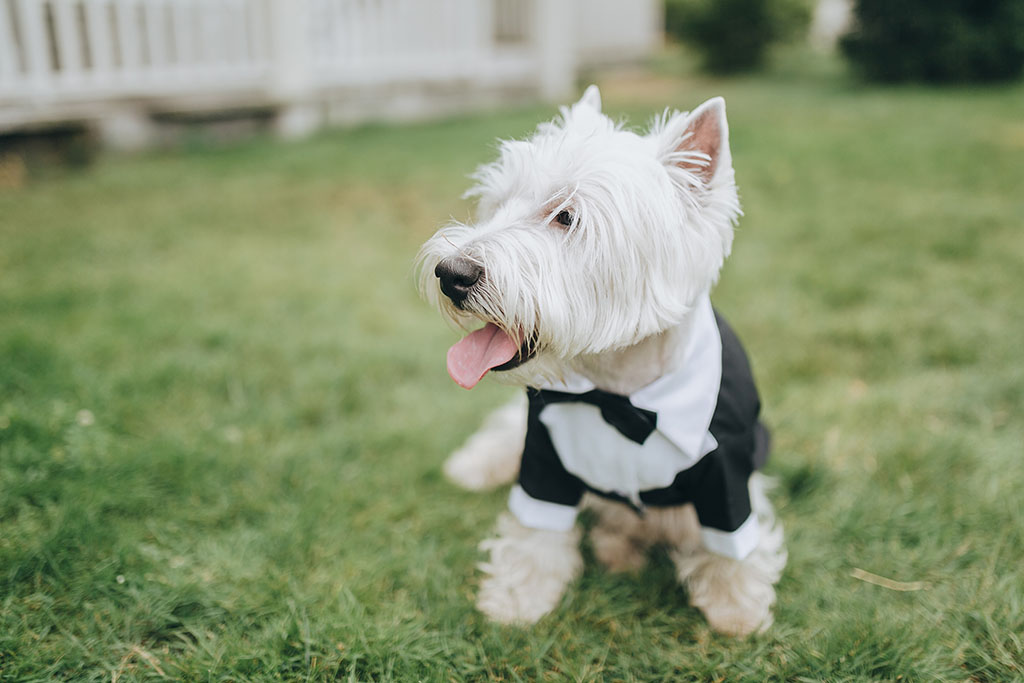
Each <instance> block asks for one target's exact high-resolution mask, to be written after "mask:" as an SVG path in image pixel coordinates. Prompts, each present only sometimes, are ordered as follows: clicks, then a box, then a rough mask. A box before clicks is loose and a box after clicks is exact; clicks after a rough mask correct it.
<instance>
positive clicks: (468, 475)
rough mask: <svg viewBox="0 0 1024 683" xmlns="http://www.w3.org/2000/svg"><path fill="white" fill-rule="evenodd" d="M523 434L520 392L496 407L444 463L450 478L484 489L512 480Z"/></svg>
mask: <svg viewBox="0 0 1024 683" xmlns="http://www.w3.org/2000/svg"><path fill="white" fill-rule="evenodd" d="M525 437H526V401H525V400H524V397H523V396H517V397H516V398H515V399H514V400H512V401H510V402H509V403H507V404H506V405H504V406H502V407H501V408H498V409H497V410H495V411H494V412H493V413H491V414H490V416H488V418H487V420H486V421H485V422H484V424H483V426H482V427H480V429H479V430H478V431H477V432H476V433H475V434H473V435H472V436H471V437H469V439H467V440H466V443H465V444H464V445H463V446H462V448H460V449H459V450H457V451H455V452H454V453H452V454H451V456H450V457H449V458H448V460H447V461H445V463H444V474H445V476H446V477H447V478H448V480H449V481H450V482H452V483H453V484H455V485H456V486H461V487H462V488H464V489H469V490H470V491H486V490H488V489H493V488H496V487H498V486H502V485H503V484H510V483H512V482H513V481H515V478H516V475H517V474H519V458H520V455H522V452H523V440H524V439H525Z"/></svg>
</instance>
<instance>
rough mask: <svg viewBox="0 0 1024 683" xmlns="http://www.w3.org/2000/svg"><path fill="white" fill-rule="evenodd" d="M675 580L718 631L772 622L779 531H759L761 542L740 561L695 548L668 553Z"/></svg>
mask: <svg viewBox="0 0 1024 683" xmlns="http://www.w3.org/2000/svg"><path fill="white" fill-rule="evenodd" d="M672 559H673V561H674V562H675V565H676V569H677V570H678V573H679V580H680V581H681V582H683V583H684V584H685V585H686V587H687V588H688V589H689V592H690V604H692V605H693V606H694V607H696V608H698V609H700V611H701V612H703V613H704V617H705V618H706V619H707V620H708V624H709V625H710V626H711V628H712V629H714V630H715V631H718V632H719V633H724V634H726V635H731V636H747V635H750V634H751V633H754V632H761V631H764V630H766V629H767V628H768V627H769V626H771V625H772V622H773V617H772V606H773V605H774V604H775V583H777V582H778V580H779V576H780V575H781V574H782V569H783V567H784V566H785V564H786V551H785V548H784V547H783V545H782V529H781V528H779V527H776V528H774V529H764V530H763V533H762V538H761V542H760V544H759V545H758V547H757V549H755V550H754V552H752V553H751V554H750V555H749V556H748V557H747V558H746V559H744V560H733V559H731V558H728V557H722V556H720V555H715V554H712V553H709V552H707V551H705V550H700V551H698V552H696V553H693V554H687V553H683V552H680V551H676V552H674V553H673V554H672Z"/></svg>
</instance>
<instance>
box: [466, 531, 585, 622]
mask: <svg viewBox="0 0 1024 683" xmlns="http://www.w3.org/2000/svg"><path fill="white" fill-rule="evenodd" d="M498 533H499V536H498V537H497V538H493V539H489V540H486V541H484V542H483V543H481V544H480V548H481V549H482V550H485V551H487V552H488V553H490V559H489V561H488V562H485V563H483V564H481V565H480V570H481V571H483V572H484V573H485V574H486V577H485V578H484V580H483V581H482V582H481V583H480V593H479V595H478V596H477V601H476V606H477V609H479V610H480V611H481V612H483V613H484V614H486V615H487V616H488V617H489V618H490V619H492V620H493V621H497V622H499V623H503V624H520V625H528V624H533V623H535V622H537V621H538V620H539V619H540V618H541V617H543V616H544V615H545V614H547V613H548V612H550V611H551V610H553V609H554V608H555V607H557V606H558V603H559V601H560V600H561V599H562V594H563V593H565V589H566V587H567V586H568V585H569V582H571V581H572V580H573V579H575V578H576V577H577V576H578V575H579V573H580V570H581V569H582V567H583V560H582V557H581V556H580V552H579V539H580V535H579V531H578V530H576V529H573V530H571V531H565V532H561V531H541V530H537V529H528V528H526V527H524V526H522V525H521V524H519V522H518V521H516V520H515V519H514V518H513V517H512V516H511V515H508V514H504V515H502V516H501V517H500V518H499V520H498Z"/></svg>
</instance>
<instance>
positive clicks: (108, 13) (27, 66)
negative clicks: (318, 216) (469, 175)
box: [0, 0, 575, 132]
mask: <svg viewBox="0 0 1024 683" xmlns="http://www.w3.org/2000/svg"><path fill="white" fill-rule="evenodd" d="M540 2H543V12H544V17H543V20H541V19H542V18H541V17H540V16H539V10H538V4H539V3H540ZM571 5H572V2H571V0H0V131H2V130H4V129H5V128H6V129H10V128H14V127H17V126H21V125H26V124H35V123H38V122H45V121H60V120H76V119H87V118H89V117H100V118H102V117H105V116H106V115H107V114H106V113H107V112H109V111H110V108H111V107H112V106H114V105H116V106H118V107H120V108H121V111H128V110H129V108H134V109H135V110H141V111H144V112H151V111H156V110H159V109H160V108H169V109H173V108H175V107H186V108H188V107H201V106H210V107H212V108H215V107H217V106H223V103H224V102H233V103H235V104H236V105H237V106H268V107H278V108H280V110H281V111H283V112H287V111H288V110H292V111H293V112H294V111H300V112H301V111H305V115H303V116H297V117H296V116H292V117H291V118H290V119H289V118H288V117H287V116H285V117H283V120H285V121H288V120H290V121H292V124H291V125H292V128H293V129H294V130H293V132H302V131H303V130H306V129H309V128H311V127H314V126H315V125H317V121H316V120H314V119H316V117H317V115H315V114H312V113H310V112H311V110H310V107H311V106H314V104H315V103H317V102H322V101H324V98H325V97H328V94H330V93H334V94H333V95H331V96H333V97H335V98H336V97H337V93H338V92H339V91H341V90H344V89H346V88H352V89H356V88H359V89H363V90H365V89H366V88H368V87H374V88H382V87H384V88H386V87H388V86H394V85H396V84H400V83H419V84H424V83H427V84H429V83H440V84H458V83H463V84H470V85H472V84H477V85H479V86H485V87H490V88H500V87H504V86H514V87H518V88H520V89H522V88H532V89H533V90H534V92H536V93H537V94H539V95H541V96H547V97H560V96H562V95H564V94H566V91H568V90H569V89H571V87H572V79H573V76H574V68H575V62H574V58H573V54H572V49H573V48H572V45H571V44H570V40H569V39H570V38H571V31H567V30H565V29H564V27H566V26H569V25H571V12H572V9H571ZM204 103H205V104H204ZM303 108H305V109H303ZM286 125H287V124H286Z"/></svg>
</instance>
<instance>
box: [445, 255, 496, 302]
mask: <svg viewBox="0 0 1024 683" xmlns="http://www.w3.org/2000/svg"><path fill="white" fill-rule="evenodd" d="M483 274H484V269H483V268H481V267H480V266H478V265H477V264H475V263H473V262H472V261H470V260H469V259H468V258H464V257H462V256H456V257H455V258H446V259H445V260H443V261H441V262H440V263H438V264H437V267H436V268H434V275H436V276H437V278H438V279H439V280H440V281H441V291H442V292H444V295H445V296H446V297H448V298H449V299H451V300H452V303H453V304H455V305H456V306H461V305H462V302H463V301H465V300H466V297H467V296H469V291H470V290H471V289H473V286H474V285H475V284H476V283H477V282H479V281H480V278H481V276H483Z"/></svg>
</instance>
